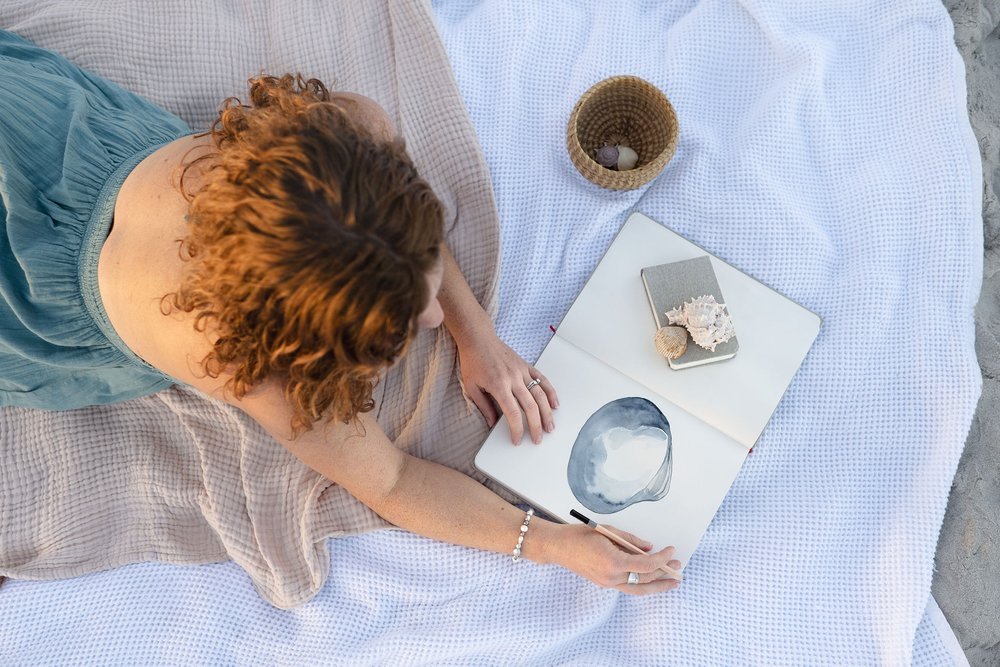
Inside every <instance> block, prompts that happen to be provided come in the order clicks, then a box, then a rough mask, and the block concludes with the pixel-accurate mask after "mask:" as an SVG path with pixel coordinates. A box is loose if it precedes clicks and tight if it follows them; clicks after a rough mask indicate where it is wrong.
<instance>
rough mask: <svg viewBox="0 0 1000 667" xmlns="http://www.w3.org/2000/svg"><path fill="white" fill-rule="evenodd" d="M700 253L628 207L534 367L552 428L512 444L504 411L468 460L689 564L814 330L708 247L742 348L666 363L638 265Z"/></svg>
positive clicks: (812, 318)
mask: <svg viewBox="0 0 1000 667" xmlns="http://www.w3.org/2000/svg"><path fill="white" fill-rule="evenodd" d="M706 255H708V253H706V252H705V251H704V250H702V249H701V248H699V247H698V246H697V245H695V244H693V243H691V242H690V241H687V240H685V239H684V238H683V237H681V236H679V235H678V234H676V233H674V232H672V231H670V230H669V229H667V228H666V227H664V226H662V225H660V224H659V223H657V222H655V221H654V220H651V219H650V218H648V217H646V216H644V215H642V214H641V213H633V214H632V215H631V216H630V217H629V218H628V220H627V221H626V222H625V224H624V226H623V227H622V229H621V231H620V232H619V233H618V235H617V236H616V237H615V240H614V241H613V242H612V244H611V246H610V247H609V248H608V251H607V252H606V253H605V255H604V257H603V258H602V259H601V262H600V263H599V265H598V267H597V269H596V270H595V271H594V273H593V274H592V275H591V277H590V279H589V280H588V281H587V284H586V285H585V286H584V288H583V290H582V291H581V293H580V295H579V296H578V297H577V299H576V301H575V302H574V303H573V305H572V306H571V307H570V310H569V312H568V313H567V314H566V316H565V317H564V318H563V321H562V322H561V323H560V324H559V326H558V328H557V330H556V334H555V335H554V336H553V337H552V339H551V340H550V341H549V343H548V344H547V345H546V347H545V349H544V350H543V351H542V354H541V356H540V357H539V359H538V361H537V363H536V364H535V366H536V367H537V368H538V369H539V370H540V371H541V372H542V373H544V374H545V375H546V377H547V378H548V379H549V380H551V381H552V383H553V384H554V385H555V387H556V389H557V390H558V392H559V403H560V407H559V410H557V411H556V413H555V422H556V428H555V430H554V431H553V432H552V433H548V434H546V435H545V437H544V438H543V440H542V443H541V444H540V445H533V444H531V443H530V442H526V443H525V444H522V445H520V446H517V447H515V446H514V445H512V444H511V442H510V435H509V428H508V427H507V424H506V422H505V421H504V420H503V419H501V420H500V421H499V422H498V423H497V425H496V426H495V427H494V428H493V430H492V431H491V433H490V435H489V436H488V437H487V439H486V441H485V443H484V444H483V446H482V447H481V448H480V450H479V452H478V454H477V455H476V459H475V464H476V467H477V468H478V469H479V470H480V471H481V472H483V473H484V474H485V475H487V476H488V477H490V478H492V479H493V480H495V481H497V482H498V483H500V484H502V485H503V486H505V487H507V488H509V489H510V490H511V491H513V492H514V493H516V494H517V495H519V496H520V497H522V498H524V500H525V501H527V502H528V503H530V504H531V505H533V506H535V507H537V508H538V509H540V510H542V511H543V512H545V513H546V514H549V515H550V516H552V517H554V518H557V519H560V520H563V521H566V522H571V521H575V519H573V518H571V516H570V511H571V510H576V511H577V512H580V513H582V514H584V515H586V516H588V517H589V518H591V519H593V520H595V521H597V522H598V523H603V524H611V525H614V526H616V527H618V528H621V529H623V530H627V531H629V532H632V533H634V534H636V535H639V536H640V537H643V538H644V539H647V540H649V541H651V542H653V544H654V545H655V548H657V549H660V548H662V547H665V546H667V545H673V546H675V547H676V548H677V555H676V558H678V559H680V560H681V561H682V562H685V563H686V562H687V560H688V559H689V558H690V556H691V554H692V553H693V552H694V549H695V547H696V546H697V544H698V540H699V539H700V538H701V536H702V534H703V533H704V532H705V529H706V528H707V527H708V524H709V523H710V522H711V520H712V517H713V516H714V515H715V512H716V510H717V509H718V507H719V505H720V504H721V503H722V500H723V498H724V497H725V495H726V492H727V491H728V490H729V487H730V486H731V485H732V483H733V480H734V479H735V478H736V475H737V473H738V472H739V469H740V466H741V465H742V464H743V461H744V459H745V458H746V455H747V453H748V452H749V451H750V449H751V448H752V447H753V445H754V443H755V442H756V441H757V439H758V437H759V436H760V434H761V432H762V431H763V430H764V427H765V426H766V425H767V422H768V420H769V419H770V418H771V414H772V413H773V412H774V410H775V408H776V407H777V405H778V402H779V401H780V400H781V397H782V395H783V394H784V393H785V389H786V388H787V387H788V385H789V383H790V382H791V380H792V377H793V376H794V375H795V372H796V370H797V369H798V367H799V365H800V364H801V362H802V360H803V359H804V358H805V355H806V353H807V352H808V351H809V348H810V346H811V345H812V343H813V341H814V340H815V338H816V335H817V334H818V333H819V326H820V319H819V317H818V316H817V315H815V314H814V313H812V312H810V311H808V310H806V309H805V308H803V307H802V306H800V305H798V304H796V303H794V302H793V301H791V300H790V299H788V298H787V297H785V296H783V295H781V294H779V293H778V292H776V291H774V290H772V289H771V288H769V287H767V286H766V285H764V284H762V283H760V282H758V281H757V280H754V279H753V278H751V277H750V276H748V275H746V274H744V273H742V272H740V271H739V270H737V269H736V268H734V267H732V266H730V265H729V264H726V263H725V262H724V261H722V260H720V259H718V258H717V257H714V256H711V255H708V257H709V258H710V260H711V262H712V268H713V269H714V270H715V275H716V277H717V279H718V282H719V286H720V288H721V290H722V292H724V293H725V298H726V307H727V309H728V311H729V314H730V315H731V317H732V319H733V322H734V323H735V327H736V331H737V332H738V335H739V341H740V343H739V353H738V354H737V355H736V356H734V357H733V358H731V359H727V360H726V361H723V362H719V363H712V364H705V365H702V366H698V367H695V368H689V369H685V370H681V371H675V370H672V369H671V368H670V367H669V366H668V363H667V360H666V359H664V358H663V357H662V356H660V355H659V354H658V353H657V351H656V348H655V346H654V345H653V342H652V339H653V334H654V332H655V330H656V325H655V324H654V322H653V318H652V317H651V316H650V304H649V299H648V298H647V295H646V290H645V288H644V285H643V282H642V279H641V277H640V270H641V269H642V268H644V267H648V266H654V265H658V264H663V263H668V262H674V261H679V260H685V259H689V258H694V257H701V256H706ZM693 296H694V295H693Z"/></svg>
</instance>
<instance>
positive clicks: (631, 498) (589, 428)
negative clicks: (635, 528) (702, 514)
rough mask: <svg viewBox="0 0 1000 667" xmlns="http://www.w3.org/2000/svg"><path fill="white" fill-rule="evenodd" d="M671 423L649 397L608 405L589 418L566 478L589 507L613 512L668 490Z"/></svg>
mask: <svg viewBox="0 0 1000 667" xmlns="http://www.w3.org/2000/svg"><path fill="white" fill-rule="evenodd" d="M672 458H673V457H672V442H671V436H670V422H668V421H667V418H666V417H665V416H664V415H663V413H662V412H660V409H659V408H657V407H656V405H654V404H653V403H652V401H649V400H647V399H645V398H640V397H638V396H629V397H625V398H619V399H616V400H614V401H611V402H610V403H608V404H606V405H604V406H603V407H601V408H600V409H598V410H597V411H596V412H595V413H594V414H593V415H591V416H590V418H589V419H587V421H586V423H585V424H584V425H583V428H582V429H580V434H579V435H578V436H577V437H576V441H575V442H574V443H573V451H572V452H571V453H570V457H569V465H568V466H567V470H566V475H567V479H568V481H569V486H570V489H571V490H572V491H573V495H574V496H576V499H577V500H578V501H580V503H581V504H583V506H584V507H586V508H587V509H589V510H591V511H594V512H600V513H601V514H613V513H615V512H620V511H621V510H623V509H625V508H626V507H629V506H630V505H633V504H635V503H639V502H644V501H655V500H660V499H661V498H663V497H664V496H666V495H667V492H668V491H669V490H670V477H671V474H672V472H673V470H672V468H673V466H672Z"/></svg>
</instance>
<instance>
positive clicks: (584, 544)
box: [526, 524, 681, 595]
mask: <svg viewBox="0 0 1000 667" xmlns="http://www.w3.org/2000/svg"><path fill="white" fill-rule="evenodd" d="M534 527H535V526H534V525H532V528H534ZM547 528H549V530H544V531H539V532H540V533H545V535H544V536H543V535H538V537H539V538H542V539H545V540H546V544H545V547H544V548H545V551H546V552H547V553H548V555H549V556H550V558H549V559H547V560H549V562H553V563H556V564H557V565H561V566H562V567H565V568H566V569H568V570H570V571H572V572H575V573H576V574H578V575H580V576H581V577H583V578H585V579H589V580H590V581H592V582H593V583H595V584H597V585H598V586H600V587H601V588H613V589H615V590H618V591H621V592H622V593H628V594H629V595H648V594H650V593H661V592H663V591H670V590H673V589H675V588H677V587H678V586H679V585H680V582H679V581H678V580H676V579H674V578H673V575H671V574H668V572H666V571H664V570H663V569H661V568H662V567H663V566H667V567H669V568H672V569H673V570H679V569H680V567H681V563H680V561H678V560H674V559H673V558H672V556H673V554H674V548H673V547H666V548H665V549H661V550H660V551H656V552H652V553H650V552H649V549H651V548H652V545H651V544H650V543H649V542H646V541H645V540H642V539H640V538H638V537H636V536H635V535H632V534H631V533H626V532H624V531H621V530H618V529H616V528H613V527H611V526H605V528H607V529H608V530H610V531H612V532H614V533H616V534H617V535H618V536H619V537H622V538H624V539H626V540H628V541H629V542H631V543H632V544H634V545H636V546H637V547H639V548H640V549H643V550H644V551H646V552H647V553H643V554H633V553H630V552H628V551H625V550H623V549H622V548H621V547H619V546H618V545H617V544H615V543H614V542H612V541H611V540H609V539H608V538H606V537H604V536H603V535H601V534H600V533H598V532H597V531H596V530H594V529H593V528H590V527H588V526H584V525H571V524H567V525H563V524H547ZM531 537H533V536H532V535H528V536H527V539H526V541H527V540H530V539H531ZM630 572H635V573H637V574H638V575H639V583H637V584H629V583H628V575H629V573H630Z"/></svg>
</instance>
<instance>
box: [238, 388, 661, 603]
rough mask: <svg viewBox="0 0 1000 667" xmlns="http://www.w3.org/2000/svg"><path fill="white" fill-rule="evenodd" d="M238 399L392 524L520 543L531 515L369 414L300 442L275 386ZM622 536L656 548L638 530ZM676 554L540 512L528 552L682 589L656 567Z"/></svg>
mask: <svg viewBox="0 0 1000 667" xmlns="http://www.w3.org/2000/svg"><path fill="white" fill-rule="evenodd" d="M237 405H238V406H239V407H240V408H242V409H243V410H245V411H246V412H248V413H249V414H250V415H251V416H252V417H254V418H255V419H256V420H257V421H258V422H259V423H260V424H261V425H262V426H264V428H265V429H267V430H268V432H269V433H270V434H271V435H272V436H274V437H275V439H277V440H278V441H279V442H281V444H282V445H284V446H285V447H286V448H287V449H288V450H289V451H290V452H292V454H294V455H295V456H296V457H298V458H299V459H300V460H301V461H302V462H303V463H305V464H306V465H308V466H310V467H311V468H313V469H314V470H316V471H317V472H319V473H320V474H322V475H324V476H325V477H327V478H329V479H330V480H331V481H333V482H335V483H337V484H339V485H341V486H342V487H344V489H346V490H347V491H348V492H349V493H351V495H353V496H354V497H355V498H357V499H358V500H360V501H361V502H363V503H364V504H365V505H367V506H368V507H370V508H371V509H372V510H374V511H375V512H376V513H377V514H379V516H381V517H382V518H384V519H385V520H386V521H389V522H390V523H392V524H394V525H396V526H399V527H401V528H405V529H406V530H409V531H411V532H414V533H417V534H419V535H424V536H426V537H430V538H433V539H436V540H441V541H444V542H450V543H452V544H460V545H463V546H468V547H475V548H477V549H484V550H487V551H494V552H497V553H503V554H509V553H510V552H511V550H512V549H513V548H514V545H515V544H516V542H517V536H518V534H519V530H520V527H521V523H522V521H523V520H524V512H522V511H521V510H520V509H518V508H517V507H514V506H513V505H511V504H509V503H507V502H506V501H505V500H503V499H502V498H500V497H499V496H497V495H496V494H495V493H493V492H492V491H490V490H489V489H487V488H486V487H484V486H483V485H481V484H479V483H478V482H476V481H475V480H473V479H471V478H470V477H468V476H466V475H463V474H462V473H460V472H457V471H455V470H452V469H451V468H447V467H445V466H442V465H438V464H436V463H431V462H428V461H425V460H423V459H419V458H416V457H413V456H410V455H408V454H405V453H403V452H401V451H400V450H398V449H397V448H396V447H395V446H394V445H393V444H392V443H391V442H390V441H389V439H388V438H387V437H386V436H385V434H384V433H383V431H382V429H381V428H380V427H379V425H378V423H377V422H376V421H375V420H374V419H373V418H372V417H371V416H370V415H369V414H363V415H361V416H360V417H359V423H358V424H357V425H354V424H343V423H339V422H334V423H322V422H321V423H317V424H316V425H315V426H314V428H313V430H311V431H307V432H305V433H303V434H301V435H299V436H298V437H297V438H294V439H293V438H292V437H291V432H290V429H289V426H288V424H289V415H288V414H286V413H285V411H284V410H283V409H282V408H281V406H282V405H284V401H283V399H282V396H281V391H280V389H279V388H278V387H277V386H275V385H273V384H267V385H265V386H264V387H261V388H258V389H255V390H254V391H252V392H251V393H250V394H249V395H248V396H246V397H245V398H244V399H243V400H242V401H241V402H239V403H238V404H237ZM621 535H622V536H624V537H626V539H629V540H630V541H633V542H634V543H636V544H638V545H639V546H642V547H644V548H649V547H650V545H649V544H648V543H644V542H643V541H642V540H640V539H638V538H636V537H635V536H633V535H629V534H627V533H621ZM672 555H673V547H667V548H666V549H663V550H661V551H659V552H656V553H651V554H649V553H647V554H642V555H637V554H630V553H626V552H625V551H622V550H621V549H619V548H618V547H617V546H616V545H614V544H613V543H612V542H611V541H609V540H608V539H606V538H604V537H602V536H601V535H600V534H598V533H597V532H596V531H594V530H593V529H591V528H588V527H586V526H583V525H563V524H557V523H553V522H550V521H546V520H544V519H542V518H541V517H535V518H534V519H532V521H531V524H530V528H529V530H528V533H527V536H526V537H525V541H524V544H523V547H522V557H524V558H527V559H529V560H533V561H535V562H538V563H555V564H558V565H561V566H563V567H565V568H567V569H569V570H572V571H573V572H576V573H577V574H579V575H581V576H583V577H586V578H587V579H589V580H591V581H593V582H594V583H596V584H598V585H599V586H603V587H609V588H616V589H618V590H621V591H623V592H625V593H633V594H645V593H655V592H659V591H664V590H670V589H672V588H674V587H676V586H677V582H676V581H675V580H673V579H670V578H669V577H668V575H667V574H665V573H664V572H663V571H661V570H659V568H660V567H662V566H664V565H669V566H670V567H673V568H674V569H676V568H678V567H680V563H678V562H677V561H673V560H671V556H672ZM629 572H638V573H639V574H640V584H639V585H627V584H626V583H625V582H626V579H627V577H628V573H629Z"/></svg>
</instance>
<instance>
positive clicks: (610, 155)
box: [595, 146, 618, 169]
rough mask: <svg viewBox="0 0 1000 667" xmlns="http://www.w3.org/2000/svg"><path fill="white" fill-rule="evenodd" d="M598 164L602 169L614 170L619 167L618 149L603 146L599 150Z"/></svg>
mask: <svg viewBox="0 0 1000 667" xmlns="http://www.w3.org/2000/svg"><path fill="white" fill-rule="evenodd" d="M595 157H596V162H597V164H599V165H601V166H602V167H607V168H608V169H613V168H614V167H617V166H618V147H617V146H602V147H601V148H598V149H597V155H596V156H595Z"/></svg>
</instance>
